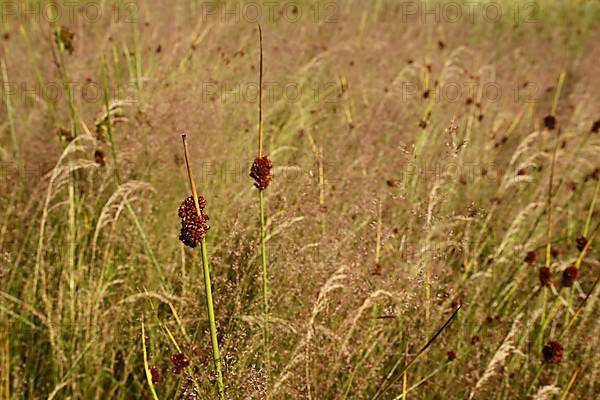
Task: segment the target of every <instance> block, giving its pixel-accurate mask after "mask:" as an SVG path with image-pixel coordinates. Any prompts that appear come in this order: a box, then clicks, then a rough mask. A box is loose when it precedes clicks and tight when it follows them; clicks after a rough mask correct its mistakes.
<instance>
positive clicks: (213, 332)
mask: <svg viewBox="0 0 600 400" xmlns="http://www.w3.org/2000/svg"><path fill="white" fill-rule="evenodd" d="M181 139H182V141H183V153H184V156H185V166H186V168H187V174H188V179H189V182H190V189H191V190H192V196H193V198H194V204H195V205H196V211H197V212H198V215H200V205H199V203H198V192H197V191H196V183H195V182H194V177H193V175H192V167H191V166H190V154H189V150H188V146H187V140H186V135H185V134H183V135H181ZM200 245H201V248H202V267H203V272H204V288H205V290H206V308H207V311H208V321H209V325H210V341H211V344H212V353H213V362H214V365H215V371H216V374H217V390H218V392H219V398H220V399H224V398H225V389H224V386H223V373H222V372H221V357H220V356H219V343H218V341H217V324H216V323H215V311H214V306H213V298H212V288H211V283H210V268H209V265H208V253H207V251H206V239H205V238H203V239H202V242H201V244H200Z"/></svg>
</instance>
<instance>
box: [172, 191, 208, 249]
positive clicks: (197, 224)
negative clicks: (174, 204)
mask: <svg viewBox="0 0 600 400" xmlns="http://www.w3.org/2000/svg"><path fill="white" fill-rule="evenodd" d="M198 205H199V206H200V215H198V211H196V205H195V204H194V198H193V197H192V196H190V197H188V198H187V199H185V200H184V201H183V203H181V205H180V206H179V211H178V214H179V218H181V234H180V235H179V240H181V241H182V242H183V244H185V245H186V246H189V247H191V248H195V247H198V245H199V244H200V242H202V239H204V237H205V236H206V232H207V231H208V230H209V228H210V226H209V225H208V215H206V214H204V208H205V207H206V200H205V199H204V197H202V196H199V197H198Z"/></svg>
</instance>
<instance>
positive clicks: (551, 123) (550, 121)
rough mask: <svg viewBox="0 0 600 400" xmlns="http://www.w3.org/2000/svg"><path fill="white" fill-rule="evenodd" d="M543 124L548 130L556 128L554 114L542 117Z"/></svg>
mask: <svg viewBox="0 0 600 400" xmlns="http://www.w3.org/2000/svg"><path fill="white" fill-rule="evenodd" d="M544 126H545V127H546V128H548V130H549V131H551V130H553V129H554V128H556V117H555V116H554V115H546V116H545V117H544Z"/></svg>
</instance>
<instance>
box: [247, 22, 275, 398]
mask: <svg viewBox="0 0 600 400" xmlns="http://www.w3.org/2000/svg"><path fill="white" fill-rule="evenodd" d="M258 36H259V44H260V63H259V64H260V67H259V77H258V80H259V86H258V93H259V97H258V98H259V100H258V152H257V157H256V158H255V159H254V162H253V163H252V168H251V169H250V176H251V177H252V178H253V179H254V181H255V183H254V186H255V187H256V188H257V189H258V202H259V208H260V244H261V260H262V289H263V339H264V353H263V359H264V365H265V369H266V370H267V380H270V368H269V365H270V353H269V299H268V274H267V244H266V241H267V240H266V237H267V235H266V230H265V207H264V196H263V192H264V190H265V189H266V188H267V187H268V186H269V183H270V182H271V180H272V177H271V169H272V168H273V164H272V163H271V160H270V159H269V157H268V156H266V155H263V149H262V142H263V107H262V97H263V95H262V82H263V43H262V28H261V26H260V24H258ZM267 397H268V392H267Z"/></svg>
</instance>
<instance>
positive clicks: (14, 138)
mask: <svg viewBox="0 0 600 400" xmlns="http://www.w3.org/2000/svg"><path fill="white" fill-rule="evenodd" d="M2 81H3V87H4V103H5V104H6V113H7V114H8V126H9V129H10V141H11V144H12V150H13V157H16V155H17V151H18V150H19V149H18V147H17V133H16V131H15V122H14V118H13V108H12V104H11V102H10V94H9V93H10V90H8V85H9V82H8V72H7V71H6V63H5V62H4V59H2Z"/></svg>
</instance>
